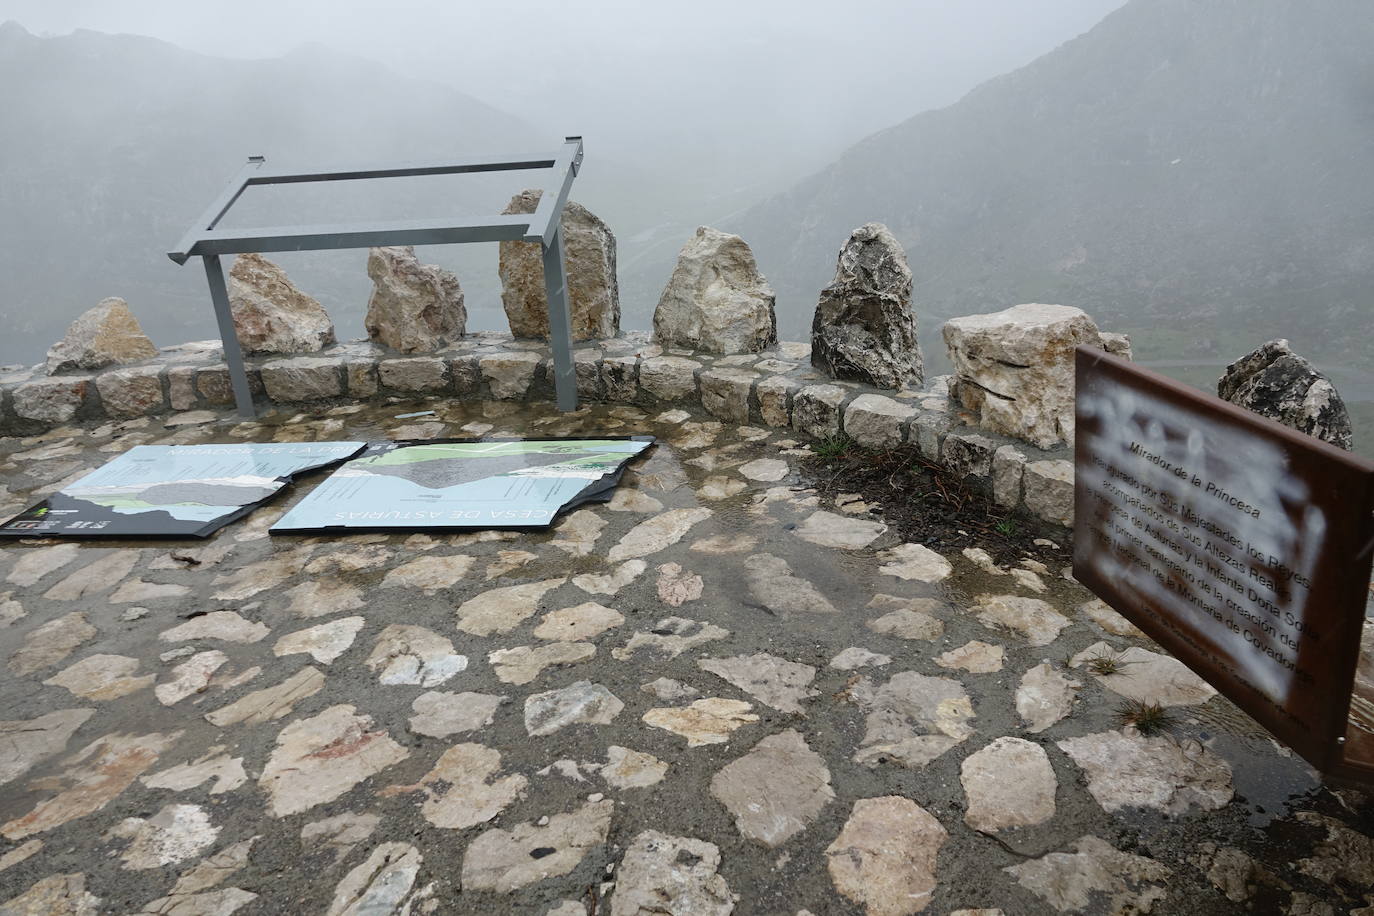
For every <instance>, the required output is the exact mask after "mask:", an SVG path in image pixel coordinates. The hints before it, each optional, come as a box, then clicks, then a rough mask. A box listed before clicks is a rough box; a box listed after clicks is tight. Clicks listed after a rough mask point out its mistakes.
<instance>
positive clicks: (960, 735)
mask: <svg viewBox="0 0 1374 916" xmlns="http://www.w3.org/2000/svg"><path fill="white" fill-rule="evenodd" d="M856 699H857V700H858V702H859V704H860V705H861V706H863V707H864V709H865V711H866V713H867V715H866V716H865V720H864V721H865V726H866V731H865V733H864V738H863V741H862V743H861V744H860V747H859V750H858V751H857V752H856V753H855V755H854V761H855V762H856V763H862V764H867V765H869V766H872V765H874V764H876V763H880V762H883V761H885V760H891V761H893V762H895V763H899V764H902V765H903V766H907V767H911V768H912V769H919V768H920V767H923V766H925V765H926V764H927V763H930V761H932V760H934V759H935V758H936V757H939V756H940V755H941V754H943V753H945V752H946V751H948V750H950V749H951V748H953V747H955V746H956V745H958V744H959V743H961V742H963V741H965V740H967V739H968V738H969V737H971V736H972V735H973V727H972V726H971V725H970V724H969V720H971V719H972V718H973V702H972V700H971V699H970V698H969V695H968V692H967V691H966V690H965V689H964V687H963V685H962V684H960V683H959V682H958V681H955V680H952V679H950V678H942V677H927V676H925V675H923V674H917V673H916V672H914V671H904V672H901V673H900V674H895V675H893V676H892V678H891V680H889V681H888V682H887V683H886V684H884V685H882V686H881V687H879V688H877V689H876V690H872V691H871V692H868V691H865V692H864V693H860V694H858V695H857V696H856Z"/></svg>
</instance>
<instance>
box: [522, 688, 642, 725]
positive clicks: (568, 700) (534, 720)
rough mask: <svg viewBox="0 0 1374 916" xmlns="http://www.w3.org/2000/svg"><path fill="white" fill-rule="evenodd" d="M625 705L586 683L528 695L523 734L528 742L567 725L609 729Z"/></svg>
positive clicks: (603, 690)
mask: <svg viewBox="0 0 1374 916" xmlns="http://www.w3.org/2000/svg"><path fill="white" fill-rule="evenodd" d="M624 708H625V704H624V703H622V702H620V700H619V699H617V698H616V696H615V694H613V693H611V692H610V691H609V690H607V689H606V688H605V687H603V686H602V685H600V684H593V683H591V682H590V681H578V682H577V683H575V684H573V685H571V686H569V687H563V688H561V689H559V690H548V691H545V692H544V693H536V694H532V695H530V696H528V697H526V698H525V731H527V732H528V733H529V735H530V737H531V738H539V737H543V736H544V735H552V734H553V733H554V732H556V731H558V730H559V729H561V728H566V727H567V726H569V725H577V724H586V725H609V724H610V723H611V721H612V720H613V719H615V717H616V716H618V715H620V711H621V710H622V709H624Z"/></svg>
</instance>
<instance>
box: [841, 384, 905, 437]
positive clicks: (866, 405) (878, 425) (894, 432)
mask: <svg viewBox="0 0 1374 916" xmlns="http://www.w3.org/2000/svg"><path fill="white" fill-rule="evenodd" d="M915 416H916V408H914V407H911V406H908V405H906V404H903V403H902V402H901V401H896V400H893V399H892V398H889V397H885V396H883V395H881V394H861V395H859V396H858V397H857V398H855V399H854V400H852V401H850V402H849V405H848V406H847V407H845V409H844V432H845V435H847V436H848V437H849V438H851V439H853V440H854V441H855V442H857V443H859V444H860V445H862V446H864V447H866V448H876V449H885V448H896V447H897V446H899V445H901V444H902V440H903V439H904V438H905V434H904V430H905V429H906V425H907V424H908V423H909V422H910V421H911V419H912V418H913V417H915Z"/></svg>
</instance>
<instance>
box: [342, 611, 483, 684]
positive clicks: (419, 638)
mask: <svg viewBox="0 0 1374 916" xmlns="http://www.w3.org/2000/svg"><path fill="white" fill-rule="evenodd" d="M364 664H365V665H367V667H368V669H370V670H371V671H373V672H375V673H376V674H377V680H378V682H379V683H381V684H415V685H418V686H420V687H435V686H437V685H439V684H442V683H443V682H444V681H447V680H448V679H449V678H451V677H453V676H454V675H455V674H458V673H459V672H461V671H464V670H466V669H467V666H468V659H467V656H466V655H458V654H457V653H455V652H454V651H453V643H452V642H450V641H449V640H448V639H447V638H446V637H444V636H440V635H439V634H438V633H435V632H434V631H433V630H430V629H427V628H425V627H417V626H414V625H412V624H405V623H393V624H391V625H390V626H388V627H386V628H385V629H384V630H382V632H381V633H380V634H379V635H378V636H377V644H376V645H375V646H374V647H373V649H372V654H371V655H369V656H368V657H367V661H366V662H364Z"/></svg>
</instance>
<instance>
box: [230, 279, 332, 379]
mask: <svg viewBox="0 0 1374 916" xmlns="http://www.w3.org/2000/svg"><path fill="white" fill-rule="evenodd" d="M229 309H230V311H232V312H233V315H234V331H235V332H236V333H237V334H238V337H239V346H240V348H242V350H243V353H244V355H245V356H253V355H256V354H259V353H313V352H315V351H316V350H323V349H324V348H325V347H327V346H329V345H330V344H332V343H334V342H335V339H336V338H335V337H334V322H332V321H330V319H329V314H328V313H327V312H326V311H325V310H324V306H322V305H320V304H319V303H318V302H316V301H315V300H314V299H312V298H311V297H309V296H307V295H306V294H305V293H303V292H301V291H300V290H298V289H296V287H295V286H293V285H292V284H291V281H290V280H288V279H287V278H286V271H284V270H282V269H281V268H280V267H278V266H277V265H276V264H273V263H272V262H271V261H269V260H267V259H266V258H264V257H263V256H262V255H260V254H241V255H239V256H237V257H236V258H234V266H233V267H232V268H231V269H230V270H229Z"/></svg>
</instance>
